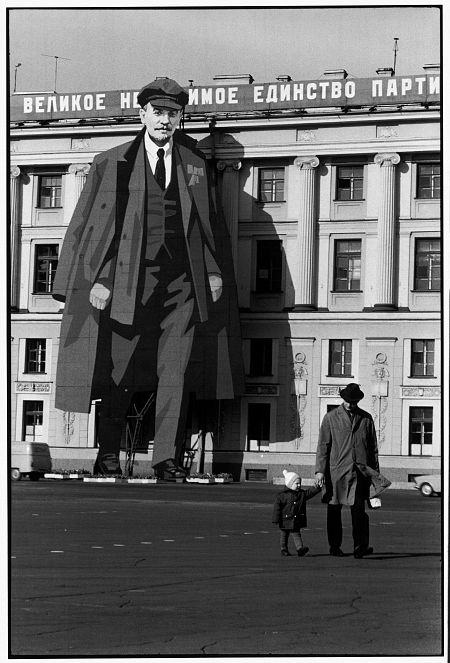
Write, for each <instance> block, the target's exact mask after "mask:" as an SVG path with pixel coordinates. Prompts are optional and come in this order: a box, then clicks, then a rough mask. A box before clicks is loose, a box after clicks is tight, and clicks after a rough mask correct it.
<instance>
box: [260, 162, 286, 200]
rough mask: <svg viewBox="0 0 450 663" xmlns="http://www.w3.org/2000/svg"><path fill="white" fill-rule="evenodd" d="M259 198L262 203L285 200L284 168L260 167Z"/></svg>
mask: <svg viewBox="0 0 450 663" xmlns="http://www.w3.org/2000/svg"><path fill="white" fill-rule="evenodd" d="M258 199H259V201H260V202H262V203H278V202H282V201H284V168H260V169H259V197H258Z"/></svg>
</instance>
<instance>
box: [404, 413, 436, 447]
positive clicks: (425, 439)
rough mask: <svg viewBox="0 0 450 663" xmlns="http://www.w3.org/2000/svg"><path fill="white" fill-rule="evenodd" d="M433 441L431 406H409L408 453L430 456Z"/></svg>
mask: <svg viewBox="0 0 450 663" xmlns="http://www.w3.org/2000/svg"><path fill="white" fill-rule="evenodd" d="M432 443H433V408H432V407H410V408H409V454H410V456H431V450H432Z"/></svg>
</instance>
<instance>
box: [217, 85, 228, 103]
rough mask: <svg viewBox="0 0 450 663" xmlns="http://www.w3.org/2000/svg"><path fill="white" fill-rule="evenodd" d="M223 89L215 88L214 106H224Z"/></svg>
mask: <svg viewBox="0 0 450 663" xmlns="http://www.w3.org/2000/svg"><path fill="white" fill-rule="evenodd" d="M225 99H226V97H225V88H224V87H216V104H224V103H225Z"/></svg>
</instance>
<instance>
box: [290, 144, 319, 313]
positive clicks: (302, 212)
mask: <svg viewBox="0 0 450 663" xmlns="http://www.w3.org/2000/svg"><path fill="white" fill-rule="evenodd" d="M294 164H295V165H296V166H297V168H298V170H299V191H300V207H299V214H298V230H297V259H298V270H297V284H296V288H295V308H296V309H305V310H308V309H313V308H315V305H314V292H313V286H314V254H315V246H314V231H315V226H314V224H315V216H316V214H315V208H316V168H317V166H318V165H319V159H318V158H317V157H316V156H313V155H311V156H303V157H297V158H296V159H295V161H294Z"/></svg>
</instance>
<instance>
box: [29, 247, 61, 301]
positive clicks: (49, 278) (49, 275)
mask: <svg viewBox="0 0 450 663" xmlns="http://www.w3.org/2000/svg"><path fill="white" fill-rule="evenodd" d="M44 247H47V248H50V247H54V248H56V257H55V256H52V255H47V256H45V255H44V256H40V254H39V251H40V250H41V249H43V248H44ZM59 254H60V245H59V243H57V242H46V243H39V244H35V246H34V265H33V292H32V294H33V295H51V294H52V292H53V282H54V277H55V273H56V269H57V267H58V261H59ZM43 260H45V261H46V262H47V268H46V270H45V274H46V278H45V279H42V278H41V279H39V278H38V274H39V272H40V271H43V270H39V269H38V261H43ZM48 265H50V269H48ZM39 283H45V284H46V288H45V289H43V290H42V289H41V290H40V289H38V284H39Z"/></svg>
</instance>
